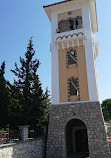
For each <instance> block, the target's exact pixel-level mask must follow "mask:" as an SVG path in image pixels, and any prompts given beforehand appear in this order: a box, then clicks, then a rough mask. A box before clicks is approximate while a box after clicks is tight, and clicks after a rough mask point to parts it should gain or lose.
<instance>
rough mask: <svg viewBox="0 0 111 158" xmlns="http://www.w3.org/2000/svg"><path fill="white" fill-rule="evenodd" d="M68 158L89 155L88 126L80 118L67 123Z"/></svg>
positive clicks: (79, 157)
mask: <svg viewBox="0 0 111 158" xmlns="http://www.w3.org/2000/svg"><path fill="white" fill-rule="evenodd" d="M66 151H67V158H81V157H83V158H84V157H88V156H89V147H88V135H87V127H86V125H85V124H84V122H83V121H81V120H79V119H73V120H70V121H69V122H68V123H67V125H66Z"/></svg>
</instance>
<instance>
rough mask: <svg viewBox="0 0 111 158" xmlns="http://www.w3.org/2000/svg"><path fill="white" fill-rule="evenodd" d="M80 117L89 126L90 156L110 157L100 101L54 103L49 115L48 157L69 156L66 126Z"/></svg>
mask: <svg viewBox="0 0 111 158" xmlns="http://www.w3.org/2000/svg"><path fill="white" fill-rule="evenodd" d="M73 119H79V120H81V121H82V122H84V124H85V125H86V127H87V136H88V146H89V157H90V158H110V156H109V154H110V149H109V144H108V141H107V135H106V131H105V126H104V120H103V116H102V112H101V108H100V104H99V102H83V103H82V102H78V103H77V102H76V103H70V104H69V103H68V104H67V103H66V104H65V103H64V104H59V105H52V106H51V110H50V117H49V127H48V140H47V152H46V157H47V158H68V156H67V147H66V126H67V123H68V122H69V121H70V120H73Z"/></svg>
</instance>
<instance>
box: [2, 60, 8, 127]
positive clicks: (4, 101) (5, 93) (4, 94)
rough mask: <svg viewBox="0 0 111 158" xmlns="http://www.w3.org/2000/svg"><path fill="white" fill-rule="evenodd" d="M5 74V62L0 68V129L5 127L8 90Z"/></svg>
mask: <svg viewBox="0 0 111 158" xmlns="http://www.w3.org/2000/svg"><path fill="white" fill-rule="evenodd" d="M4 74H5V62H3V63H2V65H1V68H0V128H5V127H6V125H7V113H8V105H9V98H8V90H7V82H6V80H5V78H4Z"/></svg>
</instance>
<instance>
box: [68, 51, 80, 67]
mask: <svg viewBox="0 0 111 158" xmlns="http://www.w3.org/2000/svg"><path fill="white" fill-rule="evenodd" d="M66 61H67V66H69V65H71V64H77V52H76V50H73V49H71V50H70V51H68V52H67V53H66Z"/></svg>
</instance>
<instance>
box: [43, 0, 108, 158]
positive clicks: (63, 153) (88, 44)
mask: <svg viewBox="0 0 111 158" xmlns="http://www.w3.org/2000/svg"><path fill="white" fill-rule="evenodd" d="M44 9H45V12H46V14H47V16H48V18H49V20H50V21H51V68H52V70H51V71H52V106H51V109H50V115H49V125H48V139H47V152H46V158H72V157H73V158H82V157H90V158H110V156H109V155H110V152H109V145H108V140H107V135H106V131H105V126H104V119H103V115H102V111H101V107H100V103H99V102H98V100H99V99H98V86H97V77H96V58H97V56H98V40H97V37H96V35H95V33H96V32H97V31H98V27H97V15H96V1H95V0H66V1H62V2H58V3H55V4H51V5H47V6H44Z"/></svg>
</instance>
